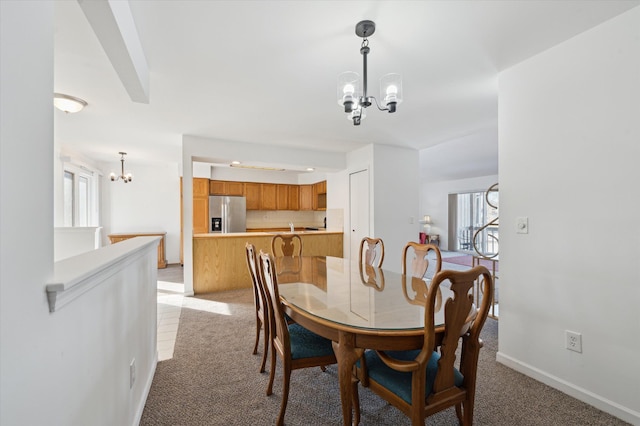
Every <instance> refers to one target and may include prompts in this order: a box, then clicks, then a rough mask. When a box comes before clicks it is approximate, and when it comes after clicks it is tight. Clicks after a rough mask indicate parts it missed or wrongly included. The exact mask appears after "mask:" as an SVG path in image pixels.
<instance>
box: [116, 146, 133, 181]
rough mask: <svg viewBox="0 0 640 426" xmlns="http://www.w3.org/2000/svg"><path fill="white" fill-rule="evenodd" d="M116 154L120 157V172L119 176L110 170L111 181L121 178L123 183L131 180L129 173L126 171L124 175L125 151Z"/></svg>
mask: <svg viewBox="0 0 640 426" xmlns="http://www.w3.org/2000/svg"><path fill="white" fill-rule="evenodd" d="M118 154H120V155H121V158H120V164H121V172H120V176H116V174H115V173H113V172H111V182H115V181H117V180H118V179H122V181H123V182H124V183H127V182H131V180H133V176H132V175H131V173H127V174H126V175H125V174H124V156H125V155H127V153H126V152H119V153H118Z"/></svg>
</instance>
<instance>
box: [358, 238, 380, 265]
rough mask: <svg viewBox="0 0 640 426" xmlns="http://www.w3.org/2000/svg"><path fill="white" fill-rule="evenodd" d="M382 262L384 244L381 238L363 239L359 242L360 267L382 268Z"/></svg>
mask: <svg viewBox="0 0 640 426" xmlns="http://www.w3.org/2000/svg"><path fill="white" fill-rule="evenodd" d="M383 260H384V242H383V241H382V239H381V238H370V237H364V238H363V239H362V241H360V255H359V261H360V265H363V264H364V265H371V266H375V267H376V268H381V267H382V261H383Z"/></svg>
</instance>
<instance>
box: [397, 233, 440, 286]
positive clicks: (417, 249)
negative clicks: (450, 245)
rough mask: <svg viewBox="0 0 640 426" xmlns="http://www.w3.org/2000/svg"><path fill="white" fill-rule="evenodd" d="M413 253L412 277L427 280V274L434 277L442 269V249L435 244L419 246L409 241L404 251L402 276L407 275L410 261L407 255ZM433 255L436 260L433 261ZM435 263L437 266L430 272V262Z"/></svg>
mask: <svg viewBox="0 0 640 426" xmlns="http://www.w3.org/2000/svg"><path fill="white" fill-rule="evenodd" d="M410 252H413V257H412V258H411V271H410V272H411V276H412V277H416V278H420V279H425V278H427V272H430V273H429V275H431V276H433V275H435V274H436V273H438V272H439V271H440V270H441V269H442V253H441V252H440V248H438V246H436V245H434V244H419V243H416V242H413V241H409V242H408V243H407V244H406V245H405V246H404V249H403V250H402V268H401V270H402V275H407V264H408V261H409V259H408V258H407V255H409V254H410ZM431 254H433V256H434V257H435V259H431V258H430V255H431ZM431 260H434V261H435V266H434V267H433V268H432V270H431V271H429V262H430V261H431Z"/></svg>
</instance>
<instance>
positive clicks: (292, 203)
mask: <svg viewBox="0 0 640 426" xmlns="http://www.w3.org/2000/svg"><path fill="white" fill-rule="evenodd" d="M287 187H288V189H289V207H288V208H287V210H300V186H299V185H287Z"/></svg>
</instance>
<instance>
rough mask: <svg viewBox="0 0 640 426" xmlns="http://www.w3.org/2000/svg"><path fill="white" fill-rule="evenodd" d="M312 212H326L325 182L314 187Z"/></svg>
mask: <svg viewBox="0 0 640 426" xmlns="http://www.w3.org/2000/svg"><path fill="white" fill-rule="evenodd" d="M313 189H314V192H315V197H314V206H313V209H314V210H326V209H327V181H326V180H323V181H322V182H317V183H316V184H315V185H314V188H313Z"/></svg>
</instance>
